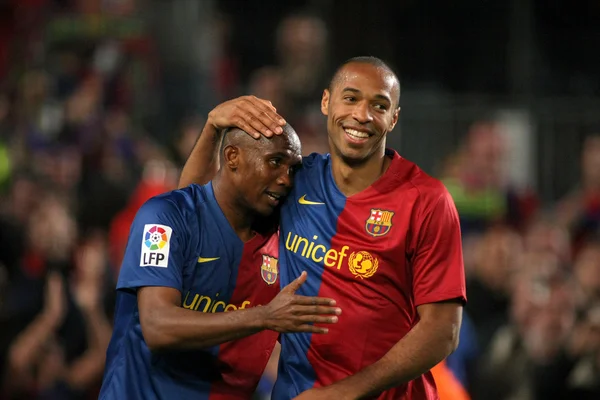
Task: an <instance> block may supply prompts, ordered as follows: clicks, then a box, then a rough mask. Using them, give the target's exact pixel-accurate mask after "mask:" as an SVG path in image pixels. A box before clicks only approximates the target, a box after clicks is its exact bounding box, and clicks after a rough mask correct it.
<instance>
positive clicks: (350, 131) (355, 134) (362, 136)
mask: <svg viewBox="0 0 600 400" xmlns="http://www.w3.org/2000/svg"><path fill="white" fill-rule="evenodd" d="M344 130H345V131H346V133H347V134H348V135H350V136H352V137H355V138H357V139H366V138H368V137H369V134H368V133H366V132H361V131H357V130H355V129H344Z"/></svg>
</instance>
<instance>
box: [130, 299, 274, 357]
mask: <svg viewBox="0 0 600 400" xmlns="http://www.w3.org/2000/svg"><path fill="white" fill-rule="evenodd" d="M260 312H261V310H260V307H257V308H251V309H247V310H236V311H229V312H220V313H201V312H198V311H192V310H187V309H185V308H181V307H169V308H163V309H158V310H149V311H148V316H147V323H146V324H142V332H143V334H144V338H145V339H146V343H147V344H148V346H149V347H150V348H152V349H155V350H159V349H167V348H168V349H199V348H206V347H210V346H214V345H218V344H221V343H225V342H229V341H231V340H236V339H240V338H242V337H246V336H250V335H252V334H254V333H257V332H259V331H261V330H263V329H265V327H264V326H263V324H262V322H261V321H263V318H262V316H261V314H260Z"/></svg>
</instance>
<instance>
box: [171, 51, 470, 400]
mask: <svg viewBox="0 0 600 400" xmlns="http://www.w3.org/2000/svg"><path fill="white" fill-rule="evenodd" d="M399 90H400V87H399V83H398V80H397V78H396V77H395V75H394V74H393V73H392V72H391V71H390V70H389V69H386V68H381V67H380V66H376V65H371V64H369V63H362V62H353V63H349V64H346V65H344V66H342V67H341V68H340V69H339V70H338V72H337V73H336V76H335V77H334V78H333V79H332V83H331V85H330V87H329V88H328V89H325V90H324V92H323V97H322V99H321V111H322V112H323V114H324V115H325V116H326V117H327V131H328V136H329V145H330V152H331V160H332V173H333V177H334V180H335V182H336V184H337V186H338V188H339V189H340V190H341V191H342V193H344V194H345V195H346V196H348V197H349V196H352V195H354V194H356V193H360V192H362V191H363V190H365V189H366V188H368V187H369V186H370V185H372V184H373V183H374V182H375V181H376V180H377V179H379V177H381V175H383V174H384V173H385V171H386V170H387V168H388V167H389V165H390V163H391V160H390V159H389V157H386V156H385V146H386V138H387V134H388V133H389V132H390V131H392V130H393V129H394V127H395V125H396V123H397V121H398V117H399V113H400V107H399V106H398V97H399ZM230 106H231V107H235V109H236V113H235V115H236V117H235V118H231V119H228V118H225V117H223V116H224V115H226V113H219V116H221V118H219V119H215V118H213V119H212V120H211V119H210V118H209V121H212V123H213V124H215V125H213V126H212V128H209V129H208V130H207V132H208V135H206V136H205V137H200V139H199V140H198V142H197V143H196V146H195V148H194V150H193V151H192V155H191V156H190V158H189V159H188V161H187V163H186V165H185V167H184V170H183V172H182V176H181V179H180V186H181V185H183V184H189V183H192V182H203V181H208V180H210V177H211V176H213V175H211V174H214V173H215V171H216V169H217V167H218V166H217V165H215V164H214V163H213V162H207V160H211V159H214V157H215V156H214V155H215V154H216V153H218V148H217V147H215V146H214V144H212V143H211V141H214V140H216V139H215V138H216V137H218V132H219V129H218V128H217V127H221V128H225V127H227V126H238V125H237V124H238V123H241V122H240V121H243V124H244V125H248V124H252V126H253V129H256V130H258V132H259V133H261V134H263V135H264V136H267V137H270V136H272V135H273V134H278V132H277V131H275V130H274V128H273V126H274V125H275V124H278V123H279V122H278V121H280V120H281V119H282V117H281V116H279V115H278V114H277V113H276V110H274V108H272V105H271V104H270V103H269V102H267V101H265V100H260V99H256V100H252V101H249V100H248V101H247V100H243V101H241V100H238V99H236V100H233V101H232V103H231V104H230ZM213 111H215V110H213ZM217 111H219V110H217ZM217 120H218V121H219V124H216V123H215V121H217ZM220 124H221V125H220ZM226 124H230V125H226ZM347 130H350V131H351V133H352V131H358V132H354V133H358V136H359V137H357V138H355V137H351V136H349V134H348V132H347ZM211 132H213V135H214V136H210V135H211ZM207 164H208V168H207ZM193 171H203V172H202V173H201V174H194V173H193ZM195 179H198V181H195ZM462 308H463V307H462V303H461V302H460V301H458V300H456V301H454V300H452V301H447V302H438V303H431V304H423V305H420V306H418V307H417V312H418V314H419V322H417V324H415V326H414V327H413V328H412V330H411V331H410V332H409V333H408V334H407V335H405V336H404V337H403V338H402V339H400V340H399V341H398V342H397V343H396V344H395V345H394V346H393V347H392V348H391V349H390V350H389V351H388V352H387V353H386V354H385V355H384V356H383V357H382V358H381V359H380V360H378V361H377V362H375V363H374V364H372V365H370V366H368V367H366V368H364V369H363V370H361V371H359V372H358V373H356V374H355V375H352V376H349V377H347V378H345V379H343V380H341V381H339V382H336V383H334V384H333V385H330V386H327V387H321V388H315V389H310V390H307V391H306V392H303V393H301V394H300V395H299V396H298V397H297V398H296V399H299V400H309V399H332V398H335V399H361V398H367V397H369V396H373V395H376V394H378V393H381V392H382V391H385V390H387V389H390V388H393V387H396V386H399V385H402V384H404V383H406V382H408V381H410V380H412V379H415V378H416V377H418V376H420V375H422V374H424V373H426V372H427V371H429V370H430V369H431V368H432V367H434V366H435V365H436V364H438V363H439V362H440V361H442V360H443V359H444V358H446V357H447V356H448V355H450V354H451V353H452V352H453V351H454V350H455V349H456V347H457V346H458V332H459V330H460V325H461V321H462Z"/></svg>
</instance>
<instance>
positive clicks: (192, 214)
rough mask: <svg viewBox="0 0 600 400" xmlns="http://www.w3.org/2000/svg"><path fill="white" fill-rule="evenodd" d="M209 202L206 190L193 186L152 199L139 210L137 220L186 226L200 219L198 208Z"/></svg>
mask: <svg viewBox="0 0 600 400" xmlns="http://www.w3.org/2000/svg"><path fill="white" fill-rule="evenodd" d="M207 201H208V200H207V194H206V191H205V190H204V188H203V187H202V186H200V185H195V184H192V185H190V186H187V187H185V188H183V189H177V190H172V191H170V192H166V193H163V194H160V195H158V196H154V197H152V198H150V199H149V200H148V201H146V202H145V203H144V204H143V205H142V207H141V208H140V209H139V211H138V213H137V216H136V219H137V220H145V219H148V218H151V219H158V220H166V221H169V222H173V223H175V224H177V225H182V226H186V225H187V224H188V222H191V221H193V220H194V219H197V218H198V215H199V213H198V208H199V207H200V206H201V205H202V204H203V203H206V202H207ZM140 222H141V221H140Z"/></svg>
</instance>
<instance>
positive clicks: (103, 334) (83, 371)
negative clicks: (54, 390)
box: [65, 309, 112, 389]
mask: <svg viewBox="0 0 600 400" xmlns="http://www.w3.org/2000/svg"><path fill="white" fill-rule="evenodd" d="M84 315H85V322H86V332H87V337H88V343H89V347H88V349H87V350H86V351H85V353H84V354H83V355H82V356H81V357H79V358H78V359H77V360H75V361H74V362H73V363H72V364H71V365H69V368H68V370H67V371H66V377H65V381H67V382H68V383H69V386H71V387H72V388H77V389H79V388H85V387H87V386H89V384H91V383H93V382H96V381H98V380H99V379H101V378H102V371H103V370H104V363H105V356H106V348H107V347H108V343H109V341H110V336H111V331H112V328H111V326H110V323H109V322H108V319H107V318H106V317H105V316H104V314H103V312H102V310H100V309H97V310H96V309H94V310H88V311H86V312H84Z"/></svg>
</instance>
